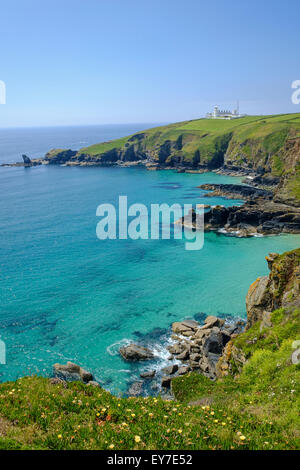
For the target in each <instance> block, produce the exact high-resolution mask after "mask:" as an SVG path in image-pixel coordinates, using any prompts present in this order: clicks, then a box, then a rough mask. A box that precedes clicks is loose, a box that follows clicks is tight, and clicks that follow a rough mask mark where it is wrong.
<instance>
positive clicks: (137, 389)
mask: <svg viewBox="0 0 300 470" xmlns="http://www.w3.org/2000/svg"><path fill="white" fill-rule="evenodd" d="M142 391H143V382H134V383H133V384H132V385H131V386H130V387H129V389H128V395H129V396H132V397H137V396H138V395H141V393H142Z"/></svg>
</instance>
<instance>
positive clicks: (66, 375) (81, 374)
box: [53, 361, 93, 383]
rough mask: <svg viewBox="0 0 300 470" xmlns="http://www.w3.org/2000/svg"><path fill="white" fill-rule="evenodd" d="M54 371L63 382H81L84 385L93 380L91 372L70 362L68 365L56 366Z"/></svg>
mask: <svg viewBox="0 0 300 470" xmlns="http://www.w3.org/2000/svg"><path fill="white" fill-rule="evenodd" d="M53 371H54V374H55V375H56V376H58V378H62V379H63V380H69V381H70V380H81V381H82V382H84V383H86V382H90V381H91V380H93V375H92V374H91V373H90V372H87V371H86V370H85V369H83V368H82V367H80V366H79V365H78V364H74V363H73V362H70V361H68V362H67V364H58V363H57V364H54V366H53Z"/></svg>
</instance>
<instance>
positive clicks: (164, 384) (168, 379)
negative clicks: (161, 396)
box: [161, 375, 172, 388]
mask: <svg viewBox="0 0 300 470" xmlns="http://www.w3.org/2000/svg"><path fill="white" fill-rule="evenodd" d="M171 380H172V377H170V376H167V375H165V376H164V377H163V378H162V379H161V385H162V387H166V388H167V387H170V385H171Z"/></svg>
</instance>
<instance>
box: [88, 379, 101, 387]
mask: <svg viewBox="0 0 300 470" xmlns="http://www.w3.org/2000/svg"><path fill="white" fill-rule="evenodd" d="M87 385H90V386H91V387H100V384H98V382H96V381H95V380H90V381H89V382H88V383H87Z"/></svg>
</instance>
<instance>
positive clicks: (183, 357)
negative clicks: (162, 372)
mask: <svg viewBox="0 0 300 470" xmlns="http://www.w3.org/2000/svg"><path fill="white" fill-rule="evenodd" d="M189 355H190V353H189V351H188V349H184V350H183V351H182V353H180V354H178V355H177V356H176V359H179V360H180V361H185V360H186V359H188V358H189Z"/></svg>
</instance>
